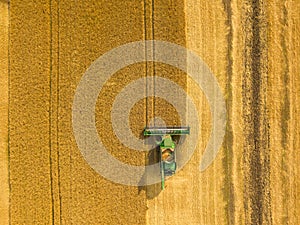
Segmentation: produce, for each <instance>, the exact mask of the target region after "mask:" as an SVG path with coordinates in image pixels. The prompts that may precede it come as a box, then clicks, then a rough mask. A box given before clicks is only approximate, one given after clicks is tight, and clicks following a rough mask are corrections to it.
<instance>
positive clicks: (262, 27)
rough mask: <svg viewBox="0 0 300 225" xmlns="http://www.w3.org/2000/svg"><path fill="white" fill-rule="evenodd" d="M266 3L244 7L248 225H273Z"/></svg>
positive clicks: (244, 112) (245, 169) (251, 3)
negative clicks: (267, 108)
mask: <svg viewBox="0 0 300 225" xmlns="http://www.w3.org/2000/svg"><path fill="white" fill-rule="evenodd" d="M265 9H266V8H265V7H264V3H263V1H255V0H253V1H247V2H246V3H245V5H244V10H245V18H244V20H243V21H244V31H245V34H246V39H245V52H244V57H245V70H244V74H243V91H242V92H243V117H244V127H243V130H244V134H245V140H244V153H243V154H244V176H245V195H244V208H245V219H246V224H272V220H271V207H270V185H269V183H270V161H269V157H270V156H269V155H270V149H269V121H268V117H267V110H266V94H265V93H266V81H267V78H266V77H267V76H266V75H267V67H266V66H265V65H267V33H266V26H267V21H266V16H265V14H266V12H265Z"/></svg>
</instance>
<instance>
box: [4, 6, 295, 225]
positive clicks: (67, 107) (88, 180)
mask: <svg viewBox="0 0 300 225" xmlns="http://www.w3.org/2000/svg"><path fill="white" fill-rule="evenodd" d="M0 6H1V8H0V9H1V16H2V15H4V16H3V17H1V21H0V25H1V29H3V30H4V31H7V30H8V28H9V30H8V31H9V40H8V34H5V32H4V35H2V33H1V36H0V38H1V40H2V41H1V44H2V45H3V48H1V60H2V58H3V60H2V61H3V62H4V63H2V61H1V67H0V68H1V73H3V74H4V75H5V76H2V77H1V87H2V86H3V87H6V88H8V90H9V96H8V99H9V102H8V103H7V102H6V100H8V99H6V100H5V98H4V100H2V99H1V111H0V112H1V119H2V118H4V119H3V120H1V127H2V123H3V127H4V128H5V126H7V125H6V123H7V122H6V121H8V128H5V129H3V130H4V131H7V132H2V131H3V130H2V129H1V140H0V141H1V154H0V160H2V161H4V162H6V163H4V164H3V165H4V166H3V168H2V167H1V168H0V173H1V179H2V178H3V180H9V186H8V184H7V185H6V184H5V182H4V183H3V184H1V195H0V201H1V202H0V204H1V207H0V209H2V208H3V209H4V210H6V212H7V214H3V215H4V216H3V215H2V214H1V216H0V224H108V225H109V224H151V225H152V224H157V225H161V224H180V225H183V224H189V225H190V224H201V225H204V224H205V225H210V224H212V225H213V224H237V225H240V224H300V218H299V214H300V213H299V212H300V200H299V194H300V188H299V187H300V184H299V182H300V181H299V179H297V177H298V176H299V175H300V167H299V166H298V164H297V163H298V162H299V160H300V153H299V151H298V150H299V148H300V127H299V126H300V124H299V123H300V122H299V119H300V118H299V115H300V95H299V93H300V76H299V74H300V66H299V65H300V62H299V61H300V59H299V55H300V43H299V38H300V16H299V15H300V2H299V1H288V0H285V1H279V0H270V1H263V0H257V1H250V0H234V1H225V0H223V1H216V0H213V1H210V2H208V1H197V0H185V1H183V0H172V1H163V0H154V1H152V0H145V1H118V0H113V1H109V2H108V1H105V2H104V1H95V0H92V1H88V2H87V1H75V0H74V1H64V2H63V1H58V0H51V1H39V2H36V1H31V0H29V1H26V2H24V1H19V0H12V1H10V7H9V8H10V11H9V14H8V13H7V12H8V11H7V10H8V5H6V3H5V1H1V2H0ZM5 10H6V11H5ZM2 11H3V12H6V14H2ZM7 21H9V26H7V25H8V23H7ZM2 27H3V28H2ZM1 31H2V30H1ZM150 39H158V40H163V41H169V42H173V43H176V44H179V45H182V46H185V47H187V48H189V49H191V50H192V51H194V52H195V53H197V54H198V55H199V56H200V57H201V58H202V59H203V60H204V61H205V62H206V64H207V65H208V67H209V68H210V69H211V71H212V73H213V74H214V75H215V76H216V78H217V80H218V82H219V85H220V88H221V90H222V92H223V94H224V98H225V100H226V107H227V125H226V135H225V139H224V142H223V145H222V147H221V149H220V151H219V154H218V155H217V157H216V159H215V161H214V162H213V164H211V165H210V167H209V168H208V169H206V170H205V171H204V172H201V173H200V171H199V162H200V160H201V156H202V154H203V151H204V149H205V146H206V144H207V141H208V139H209V135H210V132H211V129H210V127H211V124H212V118H211V113H212V112H211V111H210V108H209V104H208V102H207V99H206V97H205V94H204V93H203V92H202V91H201V89H200V88H199V87H198V86H196V85H195V82H193V80H192V79H190V77H189V76H187V74H185V73H184V72H182V71H180V70H179V69H176V68H173V67H171V66H168V65H165V64H162V63H152V62H147V63H139V64H135V65H131V66H128V67H126V68H123V69H122V70H120V71H118V72H117V73H116V74H114V75H113V76H112V77H111V79H110V80H109V81H108V82H107V83H106V84H105V85H104V87H103V89H102V91H101V92H100V94H99V97H98V100H97V104H96V127H97V129H98V131H99V136H100V138H101V139H102V141H103V144H104V145H105V147H106V148H107V149H108V151H109V152H110V153H111V154H112V155H113V156H114V157H116V158H117V159H119V160H121V161H124V162H126V163H130V164H133V165H144V164H145V163H153V162H154V161H155V155H153V154H150V155H148V154H145V153H141V152H137V151H133V150H131V149H129V148H127V147H125V146H123V145H122V143H121V142H120V141H119V140H118V139H117V138H116V136H115V134H114V131H113V128H112V125H111V121H110V110H111V108H112V104H113V102H114V98H115V97H116V96H117V94H118V93H119V92H120V91H121V90H122V89H123V88H124V87H125V86H126V85H127V84H129V83H130V82H132V81H134V80H136V79H138V78H141V77H146V76H149V77H150V76H153V75H156V76H162V77H164V78H167V79H171V80H172V81H174V82H176V83H177V84H179V85H180V86H181V87H182V88H183V89H184V90H186V92H187V93H188V94H189V95H190V96H191V97H192V99H193V100H194V102H195V103H196V106H197V110H198V117H199V118H200V124H199V126H200V131H201V132H200V134H199V142H198V145H197V150H196V151H195V153H194V155H193V156H192V158H191V160H190V161H189V163H188V164H187V165H186V166H185V167H184V168H183V169H182V170H181V171H179V172H178V173H177V174H176V175H175V176H174V177H172V178H170V179H168V180H167V182H166V189H165V190H164V191H163V192H161V190H160V185H159V184H158V185H151V186H148V187H145V188H138V187H129V186H123V185H120V184H115V183H113V182H111V181H109V180H107V179H105V178H103V177H102V176H100V175H99V174H97V173H96V172H95V171H94V170H93V169H92V168H90V167H89V165H88V164H87V163H86V162H85V160H84V159H83V157H82V155H81V154H80V151H79V149H78V147H77V145H76V142H75V139H74V136H73V132H72V117H71V114H72V113H71V111H72V101H73V96H74V93H75V90H76V86H77V85H78V83H79V81H80V78H81V76H82V75H83V74H84V72H85V70H86V69H87V68H88V67H89V65H90V64H91V63H92V62H93V61H94V60H95V59H97V58H98V57H99V56H100V55H102V54H104V53H105V52H107V51H109V50H110V49H113V48H115V47H118V46H120V45H122V44H125V43H128V42H133V41H140V40H150ZM2 45H1V46H2ZM8 51H9V54H8ZM2 52H3V54H2ZM5 54H7V55H9V57H8V58H5V57H7V56H5V57H3V55H5ZM188 62H189V59H188V58H187V65H188ZM7 67H9V68H8V69H7ZM2 78H3V79H2ZM7 81H9V82H7ZM155 82H156V80H155V79H153V83H154V84H155ZM146 91H150V92H151V93H152V94H155V89H154V90H146V87H145V94H146ZM2 92H3V95H6V92H5V88H3V89H2V88H1V93H2ZM172 94H173V93H170V95H172ZM128 101H130V96H128ZM124 104H128V102H124ZM104 109H105V110H104ZM7 112H8V115H7V114H6V113H7ZM186 112H187V115H188V112H189V109H188V108H187V109H186ZM154 116H159V117H161V118H163V119H164V120H165V121H166V123H167V124H168V125H180V124H179V117H178V114H177V113H176V110H175V109H174V107H173V106H172V105H171V104H168V103H167V102H166V101H165V100H162V99H159V98H148V99H142V100H140V101H139V102H137V103H136V104H135V105H134V107H133V108H132V110H131V112H130V115H129V120H130V125H131V127H132V129H133V133H134V134H135V135H136V136H140V134H141V132H142V130H143V128H144V126H145V124H148V123H151V119H152V118H153V117H154ZM7 118H8V120H7ZM183 125H188V124H183ZM104 128H105V132H103V129H104ZM7 137H9V143H8V142H7ZM7 144H8V150H7V149H6V147H5V146H7ZM7 156H9V157H7ZM7 158H8V159H7ZM8 165H9V169H10V170H9V171H8V170H7V169H5V168H7V166H8ZM2 185H3V188H2ZM8 188H9V195H8V191H7V190H8ZM8 203H9V205H8Z"/></svg>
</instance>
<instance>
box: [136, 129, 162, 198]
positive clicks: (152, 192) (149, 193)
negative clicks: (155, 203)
mask: <svg viewBox="0 0 300 225" xmlns="http://www.w3.org/2000/svg"><path fill="white" fill-rule="evenodd" d="M140 138H141V139H144V140H145V141H147V142H148V143H149V144H153V146H155V140H154V138H153V137H148V138H147V139H145V137H144V135H143V133H142V134H141V136H140ZM158 151H159V148H158V147H155V148H153V149H152V150H150V151H149V152H147V155H146V158H145V161H146V165H152V164H155V163H159V152H158ZM157 173H160V171H159V170H158V171H157ZM148 176H149V174H148ZM147 179H148V177H147V171H145V173H144V174H143V176H142V178H141V180H140V183H139V186H138V193H139V194H140V193H141V191H145V193H146V197H147V199H153V198H155V197H157V196H158V195H159V194H160V192H161V191H162V190H161V183H156V184H151V185H143V184H145V183H146V181H147Z"/></svg>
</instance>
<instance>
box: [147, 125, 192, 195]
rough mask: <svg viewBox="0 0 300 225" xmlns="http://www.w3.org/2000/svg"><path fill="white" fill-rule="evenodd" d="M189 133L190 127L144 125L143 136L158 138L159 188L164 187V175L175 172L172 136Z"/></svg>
mask: <svg viewBox="0 0 300 225" xmlns="http://www.w3.org/2000/svg"><path fill="white" fill-rule="evenodd" d="M187 134H190V127H165V128H163V127H146V128H145V130H144V136H157V137H159V140H158V141H157V144H158V145H159V161H160V174H161V189H162V190H164V188H165V177H169V176H172V175H174V174H175V172H176V144H175V141H174V140H173V138H172V136H176V135H187Z"/></svg>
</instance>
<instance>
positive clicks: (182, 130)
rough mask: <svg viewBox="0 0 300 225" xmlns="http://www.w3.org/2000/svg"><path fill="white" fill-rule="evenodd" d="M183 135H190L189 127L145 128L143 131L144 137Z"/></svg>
mask: <svg viewBox="0 0 300 225" xmlns="http://www.w3.org/2000/svg"><path fill="white" fill-rule="evenodd" d="M164 134H169V135H184V134H190V127H146V128H145V130H144V135H145V136H151V135H164Z"/></svg>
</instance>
